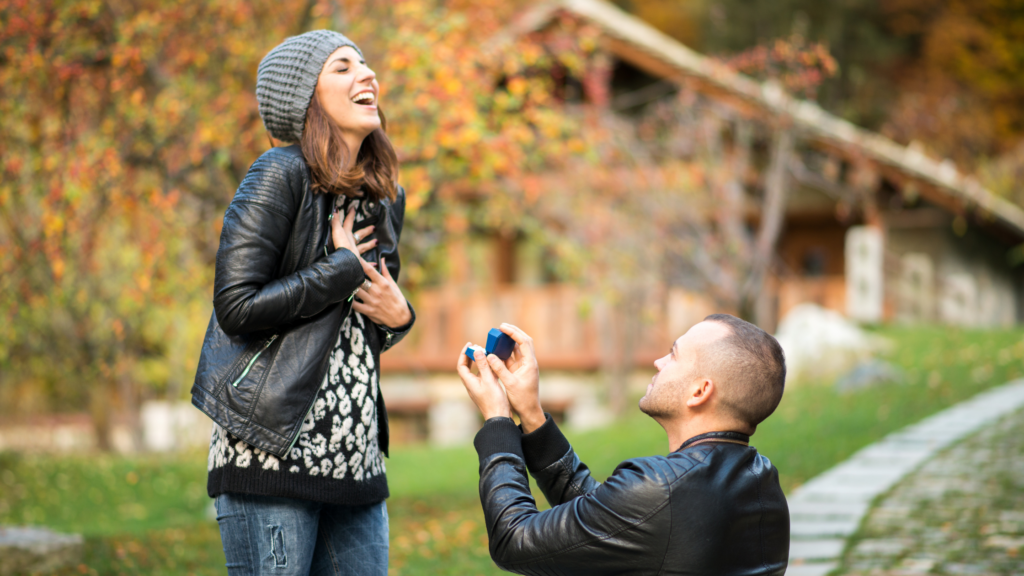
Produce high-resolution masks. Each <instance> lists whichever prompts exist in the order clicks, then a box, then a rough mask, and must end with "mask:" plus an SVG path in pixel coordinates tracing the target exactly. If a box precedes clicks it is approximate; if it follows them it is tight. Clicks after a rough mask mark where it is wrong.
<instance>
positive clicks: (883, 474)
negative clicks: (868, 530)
mask: <svg viewBox="0 0 1024 576" xmlns="http://www.w3.org/2000/svg"><path fill="white" fill-rule="evenodd" d="M1022 408H1024V380H1017V381H1014V382H1011V383H1009V384H1006V385H1004V386H1001V387H999V388H995V389H992V390H989V391H986V392H983V393H981V394H978V395H977V396H975V397H974V398H971V399H970V400H967V401H965V402H962V403H960V404H957V405H956V406H953V407H952V408H948V409H946V410H944V411H942V412H940V413H938V414H934V415H932V416H930V417H928V418H926V419H924V420H922V421H921V422H918V423H917V424H914V425H912V426H908V427H907V428H904V429H902V430H900V431H897V432H894V433H892V434H890V435H889V436H886V437H885V438H883V439H882V440H881V441H879V442H877V443H875V444H872V445H871V446H868V447H866V448H864V449H862V450H860V451H859V452H857V453H856V454H854V455H853V456H852V457H851V458H850V459H849V460H846V461H845V462H843V463H841V464H839V465H838V466H836V467H834V468H832V469H830V470H828V471H826V472H825V473H823V474H821V475H820V476H817V477H815V478H813V479H812V480H810V481H809V482H807V483H806V484H804V485H803V486H801V487H800V488H799V489H797V490H795V491H794V492H793V494H791V495H789V498H788V500H789V510H790V518H791V543H790V565H789V569H788V571H787V572H786V574H787V575H788V576H824V575H825V574H828V573H830V572H832V571H833V570H835V569H836V568H837V567H838V565H839V559H840V555H841V554H842V553H843V550H844V548H845V546H846V540H847V538H849V537H850V536H852V535H853V534H854V532H856V531H857V527H858V526H860V524H861V521H862V520H863V519H864V516H865V514H867V512H868V509H869V506H870V504H871V502H872V501H873V500H875V498H877V497H878V496H880V495H882V494H884V493H886V492H888V491H889V490H890V489H891V488H892V487H893V486H894V485H896V484H897V483H898V482H899V481H900V480H902V479H903V478H904V477H905V476H907V474H909V473H911V472H913V471H914V470H916V469H917V468H919V467H920V466H921V465H922V464H924V463H925V462H927V461H928V460H930V459H931V458H932V457H933V456H935V455H936V454H937V453H938V452H939V451H941V450H943V449H945V448H947V447H949V446H951V445H953V444H954V443H956V442H957V441H959V440H961V439H963V438H965V437H968V436H970V435H971V434H973V433H974V432H977V431H979V430H981V429H983V428H985V427H986V426H990V425H992V424H993V423H995V422H998V421H1000V420H1001V419H1002V418H1003V417H1005V416H1007V415H1008V414H1011V413H1014V412H1016V411H1018V410H1020V409H1022ZM895 556H899V555H898V554H897V555H895ZM919 573H920V572H919Z"/></svg>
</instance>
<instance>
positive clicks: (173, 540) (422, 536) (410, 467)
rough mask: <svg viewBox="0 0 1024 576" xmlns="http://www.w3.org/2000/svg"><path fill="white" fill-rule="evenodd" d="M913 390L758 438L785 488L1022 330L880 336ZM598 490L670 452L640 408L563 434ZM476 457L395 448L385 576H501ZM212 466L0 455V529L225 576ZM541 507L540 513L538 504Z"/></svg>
mask: <svg viewBox="0 0 1024 576" xmlns="http://www.w3.org/2000/svg"><path fill="white" fill-rule="evenodd" d="M878 332H879V333H880V334H882V335H884V336H887V337H889V338H891V339H892V340H894V342H895V344H896V345H895V346H894V348H893V350H892V351H891V352H890V353H889V354H888V356H887V359H888V360H889V361H890V362H892V363H894V364H896V365H897V366H899V367H901V368H902V369H903V370H904V371H905V373H906V375H907V379H906V380H907V381H906V382H905V383H903V384H887V385H883V386H876V387H872V388H867V389H863V390H858V391H853V392H847V393H842V392H837V391H836V390H835V389H834V388H833V387H832V386H831V385H830V384H826V383H802V384H799V385H792V386H790V387H789V389H788V390H787V392H786V395H785V397H784V398H783V401H782V404H781V405H780V406H779V410H778V411H777V412H776V414H775V415H773V416H772V417H771V418H770V419H769V420H768V421H766V422H765V423H763V424H762V425H761V426H760V427H759V429H758V431H757V433H756V434H755V435H754V437H753V438H752V444H754V445H755V446H756V447H757V448H758V449H759V450H760V451H761V453H762V454H765V455H766V456H768V457H769V458H770V459H771V460H772V462H773V463H774V464H775V465H776V467H777V468H778V469H779V471H780V477H781V480H782V484H783V487H784V488H785V489H786V490H787V491H789V490H792V489H793V488H794V487H796V486H798V485H800V484H801V483H803V482H805V481H807V480H808V479H810V478H811V477H813V476H815V475H816V474H818V473H820V472H822V471H824V470H826V469H827V468H829V467H831V466H833V465H834V464H836V463H838V462H840V461H842V460H843V459H845V458H847V457H848V456H850V455H851V454H852V453H853V452H855V451H856V450H858V449H859V448H861V447H863V446H866V445H867V444H870V443H871V442H874V441H876V440H878V439H879V438H881V437H883V436H884V435H886V434H888V433H889V432H892V431H894V430H898V429H899V428H902V427H904V426H906V425H908V424H911V423H913V422H916V421H918V420H920V419H921V418H923V417H925V416H927V415H929V414H932V413H934V412H937V411H939V410H941V409H942V408H945V407H947V406H951V405H953V404H955V403H957V402H959V401H961V400H964V399H966V398H969V397H970V396H972V395H974V394H976V393H977V392H979V391H981V390H984V389H986V388H989V387H991V386H993V385H998V384H1002V383H1004V382H1007V381H1009V380H1012V379H1014V378H1018V377H1020V376H1021V375H1022V374H1024V330H1021V329H1015V330H1001V331H991V332H987V331H967V330H958V329H951V328H948V327H941V328H928V327H925V328H895V327H884V328H881V329H879V330H878ZM567 435H568V436H569V439H570V441H571V442H572V443H573V446H574V447H575V449H576V450H577V452H578V453H579V455H580V457H581V459H583V461H584V462H586V463H587V464H588V465H589V466H590V467H591V469H592V470H593V471H594V475H595V476H596V477H597V478H599V479H603V478H604V477H606V476H607V475H608V474H610V473H611V472H612V470H613V469H614V468H615V466H616V465H617V464H618V463H619V462H621V461H622V460H625V459H627V458H634V457H638V456H649V455H654V454H665V453H666V452H668V445H667V441H666V438H665V435H664V433H663V431H662V430H661V428H660V427H659V426H658V425H657V424H655V423H654V422H653V421H651V420H650V419H649V418H647V417H645V416H643V415H642V414H640V413H639V412H638V411H636V410H631V411H630V414H629V415H627V416H626V417H624V418H623V419H622V420H621V421H619V422H618V423H617V424H615V425H613V426H610V427H608V428H605V429H602V430H596V431H591V432H586V433H574V432H572V431H569V432H567ZM477 474H478V472H477V460H476V454H475V452H474V451H473V448H472V447H471V446H468V445H466V446H462V447H457V448H447V449H435V448H430V447H427V446H406V447H402V446H397V447H395V448H394V449H393V451H392V457H391V459H390V460H389V461H388V478H389V483H390V486H391V492H392V499H391V500H390V501H389V511H390V517H391V565H392V570H391V572H392V574H402V575H405V574H410V575H416V574H438V575H446V574H450V575H467V574H468V575H472V574H499V573H501V572H500V571H499V570H498V569H497V568H495V567H494V565H493V564H492V563H491V561H490V558H489V557H488V554H487V547H486V544H487V542H486V533H485V529H484V524H483V517H482V514H481V512H480V504H479V501H478V496H477V479H478V476H477ZM208 505H209V499H208V498H207V496H206V455H205V454H204V453H198V452H194V453H189V454H178V455H174V456H157V455H149V456H139V457H121V456H113V455H87V456H71V457H59V458H58V457H53V456H16V455H12V454H0V524H7V525H10V524H15V525H22V524H35V525H45V526H49V527H51V528H54V529H56V530H59V531H66V532H78V533H82V534H84V535H85V536H86V549H85V557H84V558H83V564H82V565H81V566H79V567H73V568H71V569H69V570H67V571H65V572H63V573H62V574H65V575H70V574H102V575H106V574H167V575H178V574H180V575H186V574H223V573H224V568H223V562H224V557H223V553H222V552H221V548H220V536H219V532H218V529H217V524H216V522H214V521H213V520H211V519H209V518H208V516H207V507H208ZM542 507H544V505H543V503H542Z"/></svg>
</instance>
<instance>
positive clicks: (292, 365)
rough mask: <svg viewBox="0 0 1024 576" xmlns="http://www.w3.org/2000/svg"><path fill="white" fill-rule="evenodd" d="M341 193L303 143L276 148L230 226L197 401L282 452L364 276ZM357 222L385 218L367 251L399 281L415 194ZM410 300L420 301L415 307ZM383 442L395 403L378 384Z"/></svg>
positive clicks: (246, 183)
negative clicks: (338, 206) (337, 242)
mask: <svg viewBox="0 0 1024 576" xmlns="http://www.w3.org/2000/svg"><path fill="white" fill-rule="evenodd" d="M334 198H335V196H334V195H333V194H317V193H314V192H313V191H312V189H311V187H310V174H309V167H308V166H307V165H306V162H305V160H304V159H303V157H302V152H301V150H300V149H299V147H298V146H289V147H285V148H272V149H270V150H268V151H267V152H266V153H264V154H263V155H262V156H260V157H259V159H257V160H256V162H254V163H253V165H252V166H251V167H250V168H249V172H248V173H247V174H246V176H245V179H244V180H242V183H241V185H240V186H239V187H238V191H237V192H235V196H234V198H233V199H232V200H231V204H230V205H229V206H228V209H227V212H226V213H225V214H224V227H223V229H222V230H221V236H220V247H219V249H218V250H217V267H216V276H215V278H214V294H213V312H214V313H213V315H212V317H211V318H210V325H209V327H208V328H207V330H206V338H205V340H204V342H203V349H202V353H201V354H200V358H199V368H198V370H197V372H196V380H195V384H194V385H193V386H192V404H194V405H195V406H196V407H197V408H199V409H200V410H202V411H203V412H205V413H206V414H208V415H209V416H210V418H212V419H213V421H214V422H216V423H218V424H220V425H221V426H223V427H224V428H225V429H227V430H228V431H229V432H231V433H232V434H234V435H235V436H237V437H238V438H240V439H242V440H244V441H245V442H247V443H248V444H250V445H252V446H254V447H256V448H259V449H261V450H265V451H267V452H270V453H271V454H275V455H277V456H284V455H285V454H286V453H287V452H288V450H289V448H290V447H291V446H292V445H293V444H294V443H295V440H296V439H297V438H298V436H299V432H300V428H301V427H302V421H303V420H304V419H305V417H306V414H307V413H308V412H309V409H310V407H312V406H313V402H314V401H315V400H316V394H317V391H318V390H319V389H320V385H321V383H322V381H323V377H324V374H325V373H326V370H327V367H328V360H329V356H330V353H331V350H332V349H333V347H334V344H335V342H336V341H337V339H338V333H339V331H340V329H341V325H342V323H343V322H344V320H345V318H346V316H347V315H348V314H349V312H350V310H351V307H352V305H351V296H352V295H353V294H354V293H355V291H356V290H357V289H358V288H359V286H360V285H361V284H362V282H363V280H364V279H365V274H364V273H363V269H362V266H361V265H360V263H359V259H358V258H357V257H356V255H355V254H354V253H352V252H351V251H349V250H333V249H332V247H333V242H331V241H330V238H331V234H330V226H329V222H328V219H327V217H328V215H329V214H330V212H331V210H332V208H333V202H334ZM370 210H371V216H369V217H368V218H366V219H365V220H363V221H362V222H361V223H360V224H359V226H358V227H357V228H363V227H366V226H370V225H375V226H376V228H375V229H374V231H373V233H372V234H370V235H369V236H367V237H366V238H363V239H361V240H362V241H363V242H365V241H367V240H371V239H374V238H376V239H377V241H378V244H377V246H376V247H374V249H372V250H370V251H369V252H366V253H365V254H363V258H364V259H366V260H367V261H368V262H379V261H380V258H384V259H385V260H386V263H387V267H388V270H389V271H390V272H391V276H392V277H393V278H394V279H396V280H397V279H398V273H399V268H400V264H399V259H398V239H399V236H400V235H401V233H402V222H403V217H404V214H405V191H404V190H403V189H402V188H401V187H399V190H398V197H397V198H396V200H395V202H394V203H391V202H388V201H386V200H385V201H383V202H376V203H374V205H372V206H371V207H370ZM411 309H412V308H411V307H410V310H411ZM375 326H376V329H375V330H371V331H370V338H369V340H370V343H369V344H370V346H371V347H372V349H373V351H374V359H375V360H376V361H379V359H380V356H379V355H380V353H381V352H383V351H385V350H387V349H388V348H390V347H391V346H393V345H395V344H396V343H398V341H399V340H401V339H402V338H403V337H404V336H405V334H406V333H408V331H409V329H410V328H411V327H412V321H410V322H409V324H407V325H406V326H402V327H400V328H399V329H397V330H391V329H389V328H387V327H383V326H379V325H375ZM377 409H378V410H377V411H378V426H379V427H380V430H379V432H380V434H379V439H380V444H381V449H382V450H383V452H384V453H385V454H387V448H388V427H387V412H386V410H385V409H384V403H383V399H382V397H381V396H380V389H379V387H378V395H377Z"/></svg>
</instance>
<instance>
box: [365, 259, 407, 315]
mask: <svg viewBox="0 0 1024 576" xmlns="http://www.w3.org/2000/svg"><path fill="white" fill-rule="evenodd" d="M359 260H360V261H361V262H362V263H363V271H364V272H366V278H367V280H366V281H365V282H363V285H362V286H361V287H360V288H359V290H358V291H357V292H356V301H354V302H352V309H353V310H355V311H356V312H359V313H360V314H362V315H363V316H366V317H367V318H369V319H370V320H373V321H374V322H376V323H377V324H380V325H382V326H387V327H388V328H398V327H399V326H405V325H406V324H408V323H409V321H410V320H412V312H410V311H409V305H408V304H407V303H406V301H405V296H403V295H402V289H401V288H399V287H398V284H396V283H395V281H394V279H392V278H391V272H390V271H388V267H387V263H386V262H384V259H383V258H381V259H380V267H381V269H382V270H383V272H384V273H383V274H381V273H380V272H377V269H376V268H375V267H374V266H373V265H372V264H370V263H368V262H366V261H365V260H363V259H362V258H360V259H359Z"/></svg>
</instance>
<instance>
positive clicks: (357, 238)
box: [352, 232, 363, 242]
mask: <svg viewBox="0 0 1024 576" xmlns="http://www.w3.org/2000/svg"><path fill="white" fill-rule="evenodd" d="M352 236H355V239H356V242H359V241H360V240H362V239H363V237H362V235H361V234H360V233H359V232H356V233H355V234H352Z"/></svg>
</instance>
